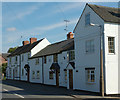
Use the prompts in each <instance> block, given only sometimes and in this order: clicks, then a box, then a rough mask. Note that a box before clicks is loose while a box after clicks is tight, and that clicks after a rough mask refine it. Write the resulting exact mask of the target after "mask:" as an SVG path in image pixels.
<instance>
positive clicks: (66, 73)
mask: <svg viewBox="0 0 120 100" xmlns="http://www.w3.org/2000/svg"><path fill="white" fill-rule="evenodd" d="M65 81H67V70H66V71H65Z"/></svg>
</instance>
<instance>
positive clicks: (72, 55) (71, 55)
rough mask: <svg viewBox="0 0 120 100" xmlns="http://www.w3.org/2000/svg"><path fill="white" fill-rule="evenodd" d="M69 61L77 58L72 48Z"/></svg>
mask: <svg viewBox="0 0 120 100" xmlns="http://www.w3.org/2000/svg"><path fill="white" fill-rule="evenodd" d="M68 57H69V61H71V60H74V59H75V51H74V50H71V51H69V56H68Z"/></svg>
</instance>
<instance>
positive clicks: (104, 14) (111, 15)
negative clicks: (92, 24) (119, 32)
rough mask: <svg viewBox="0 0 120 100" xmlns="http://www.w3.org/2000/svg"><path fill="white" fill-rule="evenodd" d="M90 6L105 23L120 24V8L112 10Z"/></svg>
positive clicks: (110, 8)
mask: <svg viewBox="0 0 120 100" xmlns="http://www.w3.org/2000/svg"><path fill="white" fill-rule="evenodd" d="M88 6H89V7H90V8H91V9H92V10H93V11H94V12H95V13H96V14H97V15H99V16H100V17H101V18H102V19H103V20H104V21H105V22H111V23H120V8H112V7H105V6H98V5H91V4H88Z"/></svg>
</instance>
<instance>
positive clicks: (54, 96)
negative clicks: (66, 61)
mask: <svg viewBox="0 0 120 100" xmlns="http://www.w3.org/2000/svg"><path fill="white" fill-rule="evenodd" d="M1 92H2V98H3V100H4V99H5V100H6V99H8V98H11V99H13V98H17V100H18V99H23V98H27V99H28V100H29V99H30V98H31V99H33V100H35V99H42V100H48V99H49V100H50V99H51V100H76V99H77V100H83V99H81V97H82V96H85V97H87V96H92V97H93V98H94V97H97V98H99V97H100V96H97V95H95V94H90V93H88V92H80V91H73V90H67V89H66V88H60V87H55V86H48V85H41V84H33V83H27V82H21V81H12V80H4V81H2V91H1ZM74 95H76V96H78V97H79V98H76V97H75V96H74ZM80 96H81V97H80ZM84 100H87V99H84ZM89 100H90V99H89ZM91 100H92V99H91ZM95 100H96V99H95ZM97 100H98V99H97ZM100 100H103V99H102V98H101V97H100ZM106 100H108V99H106ZM109 100H114V99H109Z"/></svg>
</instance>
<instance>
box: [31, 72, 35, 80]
mask: <svg viewBox="0 0 120 100" xmlns="http://www.w3.org/2000/svg"><path fill="white" fill-rule="evenodd" d="M32 78H33V79H35V71H33V72H32Z"/></svg>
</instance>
